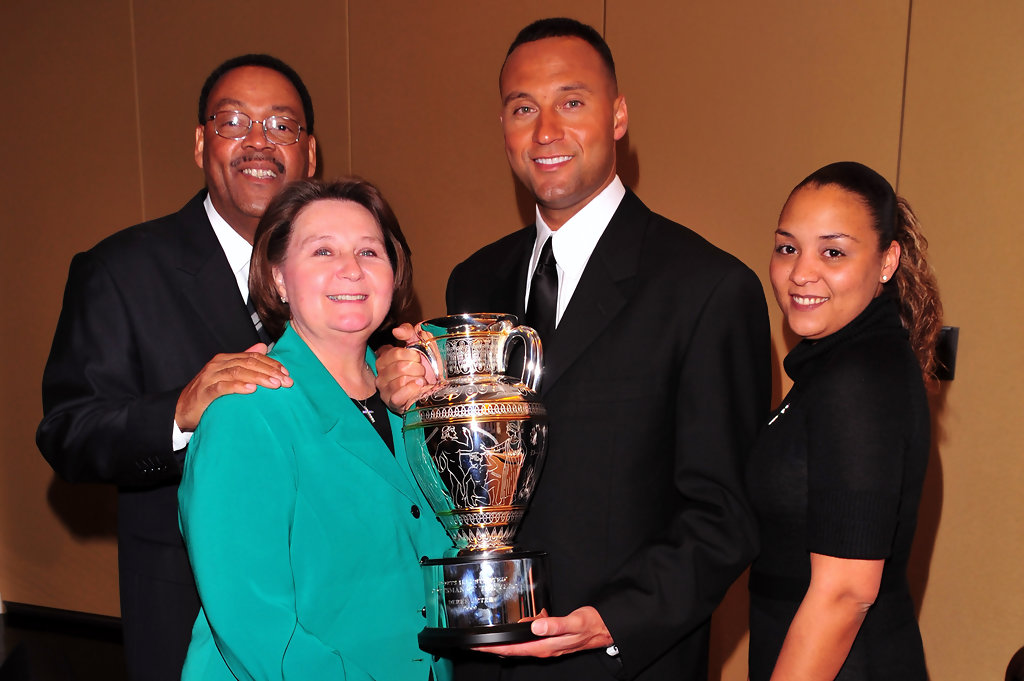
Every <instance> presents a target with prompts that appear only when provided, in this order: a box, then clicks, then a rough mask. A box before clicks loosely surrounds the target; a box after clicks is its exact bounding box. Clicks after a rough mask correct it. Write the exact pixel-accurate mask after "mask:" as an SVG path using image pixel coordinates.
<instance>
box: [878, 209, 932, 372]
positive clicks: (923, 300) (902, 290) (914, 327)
mask: <svg viewBox="0 0 1024 681" xmlns="http://www.w3.org/2000/svg"><path fill="white" fill-rule="evenodd" d="M896 213H897V216H896V228H895V230H894V234H893V237H894V239H895V241H896V243H898V244H899V245H900V265H899V267H897V268H896V272H895V273H894V274H893V278H892V280H891V281H890V282H889V283H887V284H886V286H890V285H892V284H893V283H895V285H896V291H897V293H898V298H899V305H900V317H901V318H902V319H903V326H905V327H906V329H907V332H908V333H909V334H910V347H911V348H913V350H914V354H915V355H917V361H918V362H919V363H920V364H921V371H922V372H923V373H924V377H925V380H926V381H933V380H934V379H935V371H936V369H937V368H938V363H937V361H936V359H935V343H936V342H937V341H938V338H939V331H941V330H942V301H941V300H940V299H939V286H938V282H937V281H936V279H935V273H934V272H933V271H932V268H931V266H930V265H929V264H928V260H927V258H926V256H927V252H928V240H927V239H925V238H924V234H922V233H921V227H920V225H919V224H918V222H917V216H916V215H914V211H913V210H912V209H911V207H910V204H909V203H907V200H906V199H904V198H902V197H897V198H896Z"/></svg>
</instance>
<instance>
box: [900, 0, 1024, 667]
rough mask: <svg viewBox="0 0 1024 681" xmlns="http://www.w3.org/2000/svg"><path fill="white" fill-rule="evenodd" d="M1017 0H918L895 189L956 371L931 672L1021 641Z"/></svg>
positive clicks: (943, 446)
mask: <svg viewBox="0 0 1024 681" xmlns="http://www.w3.org/2000/svg"><path fill="white" fill-rule="evenodd" d="M1022 26H1024V5H1022V4H1021V3H1020V2H1016V1H1015V0H1003V1H1000V2H984V3H977V4H969V3H961V2H957V1H956V0H915V2H914V15H913V19H912V21H911V34H910V59H909V64H908V80H907V82H908V87H907V107H906V124H905V132H904V136H903V141H904V144H903V161H902V166H901V173H900V190H901V192H902V193H905V194H906V195H907V196H908V197H909V198H910V200H911V201H912V202H913V205H914V207H915V209H916V210H917V212H918V214H919V216H920V217H921V219H922V221H923V225H924V229H925V234H926V235H927V236H928V238H929V241H930V243H931V249H930V250H931V255H932V261H933V263H934V265H935V268H936V270H937V273H938V276H939V283H940V285H941V287H942V295H943V302H944V304H945V309H946V322H947V323H948V324H952V325H955V326H959V327H961V331H960V334H961V343H960V352H959V357H958V365H957V376H956V380H955V381H953V382H952V383H951V384H949V385H948V386H947V388H948V390H947V392H946V393H945V405H944V408H943V410H942V411H941V413H940V426H941V431H942V437H941V439H940V440H939V442H938V443H937V447H938V457H937V458H933V460H932V462H931V463H932V465H933V470H932V471H930V473H931V474H938V475H941V486H942V513H941V523H940V525H939V528H938V536H937V538H936V542H935V549H934V553H933V555H932V560H931V570H930V574H929V576H928V590H927V593H926V597H925V599H924V603H923V606H922V609H921V628H922V632H923V635H924V639H925V648H926V652H927V654H928V659H929V668H930V670H931V673H932V678H933V679H935V680H936V681H944V680H945V679H949V680H954V679H1001V678H1002V677H1003V672H1004V670H1005V669H1006V664H1007V662H1008V661H1009V659H1010V656H1011V655H1012V654H1013V653H1014V651H1016V650H1017V648H1019V647H1020V646H1021V645H1024V626H1022V624H1024V620H1022V618H1021V603H1022V602H1024V583H1022V581H1021V574H1022V572H1021V567H1020V566H1021V565H1024V542H1022V541H1021V538H1022V537H1024V521H1022V519H1021V518H1022V513H1021V494H1022V493H1021V490H1024V457H1022V448H1021V444H1020V437H1019V434H1018V432H1017V427H1018V426H1019V423H1020V420H1021V405H1022V404H1024V390H1022V388H1021V385H1022V382H1024V343H1022V342H1021V332H1022V330H1024V326H1022V324H1021V321H1020V317H1021V313H1022V311H1024V306H1022V304H1021V300H1022V299H1024V279H1022V276H1021V273H1022V272H1024V255H1022V253H1024V251H1022V250H1021V249H1020V248H1017V247H1016V243H1017V242H1018V241H1019V239H1020V233H1021V218H1020V195H1021V191H1022V188H1024V163H1022V161H1021V159H1024V127H1022V121H1024V87H1022V84H1024V43H1022V42H1021V40H1020V29H1021V27H1022Z"/></svg>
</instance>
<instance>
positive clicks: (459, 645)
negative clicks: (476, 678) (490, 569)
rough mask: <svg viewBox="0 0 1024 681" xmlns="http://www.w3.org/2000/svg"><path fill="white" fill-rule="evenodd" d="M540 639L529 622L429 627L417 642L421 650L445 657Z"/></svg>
mask: <svg viewBox="0 0 1024 681" xmlns="http://www.w3.org/2000/svg"><path fill="white" fill-rule="evenodd" d="M538 638H540V637H539V636H537V635H535V634H534V633H533V632H532V631H530V623H529V622H516V623H515V624H496V625H494V626H490V627H474V628H471V629H435V628H432V627H427V628H426V629H424V630H423V631H421V632H420V634H419V636H418V637H417V640H418V641H419V644H420V650H425V651H426V652H428V653H434V654H436V655H441V656H444V654H445V653H446V652H450V651H455V650H466V649H467V648H476V647H477V646H493V645H499V644H502V643H523V642H524V641H534V640H536V639H538Z"/></svg>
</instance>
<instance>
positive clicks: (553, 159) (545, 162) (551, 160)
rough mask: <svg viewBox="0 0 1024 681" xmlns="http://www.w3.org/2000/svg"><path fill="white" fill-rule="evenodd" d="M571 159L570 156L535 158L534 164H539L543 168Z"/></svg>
mask: <svg viewBox="0 0 1024 681" xmlns="http://www.w3.org/2000/svg"><path fill="white" fill-rule="evenodd" d="M571 159H572V156H549V157H545V158H535V159H533V162H534V163H539V164H541V165H544V166H550V165H555V164H556V163H565V162H566V161H569V160H571Z"/></svg>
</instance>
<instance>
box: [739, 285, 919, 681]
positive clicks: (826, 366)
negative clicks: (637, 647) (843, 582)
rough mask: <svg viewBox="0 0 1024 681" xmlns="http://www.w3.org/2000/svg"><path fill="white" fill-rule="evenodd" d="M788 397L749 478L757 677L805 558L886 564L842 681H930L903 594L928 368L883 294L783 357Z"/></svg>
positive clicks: (796, 592) (800, 592) (768, 663)
mask: <svg viewBox="0 0 1024 681" xmlns="http://www.w3.org/2000/svg"><path fill="white" fill-rule="evenodd" d="M784 366H785V369H786V373H787V374H789V376H790V377H791V378H792V379H793V381H794V385H793V389H792V390H791V391H790V392H789V394H788V395H787V396H786V398H785V399H784V400H783V401H782V404H781V405H780V407H779V408H778V409H777V410H775V412H773V413H772V414H771V416H770V417H769V422H768V424H767V425H766V426H765V427H764V429H763V430H762V431H761V435H760V437H759V440H758V442H757V445H756V446H755V449H754V452H753V454H752V457H751V461H750V465H749V468H748V475H747V482H748V488H749V491H750V497H751V501H752V503H753V504H754V507H755V510H756V512H757V516H758V520H759V522H760V536H761V554H760V556H759V557H758V558H757V560H756V561H755V562H754V565H753V567H752V569H751V577H750V591H751V623H750V678H751V681H761V680H762V679H768V678H769V676H770V675H771V671H772V668H773V667H774V665H775V660H776V659H777V657H778V654H779V650H780V648H781V647H782V641H783V639H784V638H785V635H786V631H787V630H788V628H789V624H790V622H791V621H792V618H793V615H794V614H795V613H796V608H797V606H798V605H799V603H800V600H801V599H802V598H803V596H804V594H805V593H806V591H807V587H808V585H809V584H810V576H811V570H810V553H819V554H824V555H828V556H835V557H839V558H856V559H884V560H885V567H884V570H883V574H882V585H881V589H880V594H879V597H878V599H877V600H876V602H875V605H874V606H872V608H871V610H870V611H869V612H868V614H867V617H866V618H865V621H864V624H863V625H862V626H861V630H860V633H859V634H858V636H857V640H856V641H855V642H854V645H853V648H852V650H851V651H850V655H849V657H848V658H847V662H846V665H845V666H844V667H843V670H842V672H841V673H840V675H839V676H838V677H837V678H839V679H868V678H871V679H897V678H898V679H918V678H920V679H925V678H926V674H925V668H924V653H923V651H922V646H921V638H920V633H919V631H918V628H917V622H916V619H915V616H914V607H913V603H912V602H911V600H910V595H909V591H908V588H907V583H906V568H907V560H908V558H909V556H910V548H911V543H912V540H913V537H914V528H915V526H916V523H917V507H918V502H919V501H920V499H921V487H922V484H923V482H924V474H925V467H926V464H927V461H928V451H929V439H930V430H931V429H930V420H929V414H928V401H927V396H926V393H925V389H924V383H923V380H922V378H921V369H920V367H919V365H918V363H917V359H916V358H915V356H914V354H913V351H912V350H911V348H910V344H909V342H908V339H907V333H906V331H905V330H904V329H903V326H902V324H901V322H900V318H899V313H898V309H897V305H896V302H895V301H894V300H893V299H892V298H891V297H890V296H889V295H888V294H887V293H886V294H883V295H881V296H879V297H878V298H876V299H875V300H873V301H872V302H871V304H870V305H868V307H867V308H866V309H865V310H864V311H863V312H862V313H861V314H860V315H859V316H858V317H857V318H856V319H854V320H853V321H852V322H850V323H849V324H847V325H846V326H845V327H843V328H842V329H840V330H839V331H837V332H836V333H834V334H832V335H831V336H828V337H826V338H822V339H820V340H817V341H811V340H803V341H801V342H800V343H799V344H798V345H797V346H796V347H795V348H794V349H793V351H792V352H791V353H790V354H789V355H788V356H787V357H786V359H785V362H784Z"/></svg>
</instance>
